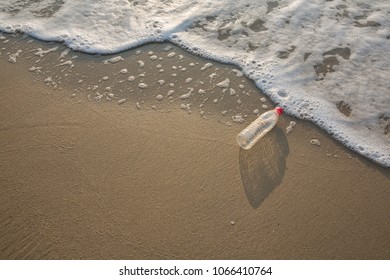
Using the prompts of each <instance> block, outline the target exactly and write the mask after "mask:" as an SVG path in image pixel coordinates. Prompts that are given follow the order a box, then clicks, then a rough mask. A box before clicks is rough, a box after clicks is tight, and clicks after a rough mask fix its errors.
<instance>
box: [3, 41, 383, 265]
mask: <svg viewBox="0 0 390 280" xmlns="http://www.w3.org/2000/svg"><path fill="white" fill-rule="evenodd" d="M9 40H10V41H9V42H7V43H4V42H0V44H1V45H3V46H4V48H3V50H2V51H1V55H0V65H1V67H0V69H1V70H0V83H1V86H0V259H389V258H390V219H389V213H390V203H389V201H390V172H389V169H385V168H382V167H380V166H378V165H376V164H373V163H372V162H370V161H368V160H366V159H364V158H362V157H361V156H358V155H357V154H355V153H353V152H351V151H349V150H347V149H346V148H344V147H343V146H342V145H340V144H339V143H338V142H336V141H334V140H333V139H332V138H330V137H329V136H328V135H326V133H324V132H322V131H320V130H319V129H318V128H316V127H315V126H314V125H312V124H310V123H308V122H304V121H301V120H297V119H293V118H291V117H289V116H286V115H283V116H282V117H281V119H280V120H279V122H278V124H277V127H276V128H275V129H273V130H272V131H271V132H270V133H269V134H267V135H266V136H265V137H264V138H263V139H262V140H261V141H259V142H258V143H257V144H256V145H255V146H254V147H253V148H252V149H251V150H243V149H240V148H239V147H238V145H237V143H236V140H235V138H236V135H237V134H238V133H239V132H240V131H241V130H242V129H243V128H245V126H246V125H248V124H249V122H250V121H251V120H253V119H254V118H255V117H256V112H255V114H254V113H253V111H254V110H256V109H259V112H260V113H262V112H264V111H265V110H266V109H264V108H262V105H267V106H268V109H270V108H272V107H273V106H274V105H273V104H272V103H270V101H269V100H266V101H261V100H260V98H263V97H264V96H263V95H261V93H259V92H258V90H257V89H256V88H255V87H254V85H253V84H252V83H251V82H250V81H247V80H246V79H245V78H244V77H237V75H236V72H232V69H233V67H231V66H226V65H221V64H218V63H216V62H212V63H213V66H212V67H210V68H209V69H205V70H201V68H202V67H203V66H204V65H205V64H206V63H208V62H209V61H205V60H202V59H200V58H197V57H193V56H191V55H189V54H186V53H185V52H184V51H181V50H180V49H178V48H177V47H174V49H173V50H168V51H167V50H166V47H167V46H170V45H166V44H161V45H147V46H144V47H142V48H140V49H139V50H141V51H142V53H141V54H137V53H136V52H137V50H131V51H129V52H126V53H122V54H120V55H121V57H122V58H123V61H119V62H117V63H111V62H107V63H106V64H104V62H103V61H104V60H106V59H109V58H112V57H116V56H115V55H114V56H109V57H102V56H91V55H84V54H80V53H73V52H70V53H69V54H67V55H66V58H64V59H63V60H62V61H61V60H59V56H60V54H61V52H62V51H64V50H65V48H64V47H63V46H59V49H58V50H55V51H53V52H51V53H48V54H45V55H44V56H42V57H40V56H39V54H38V55H37V54H36V49H37V48H38V47H41V48H43V49H44V50H47V49H50V48H52V47H55V46H57V45H56V44H46V43H41V42H36V41H34V42H31V41H30V42H26V41H27V40H28V39H21V38H19V39H18V38H16V39H15V38H10V39H9ZM164 48H165V49H164ZM18 49H22V53H21V55H20V57H17V60H16V63H12V62H9V61H8V60H9V55H10V54H14V53H16V52H17V50H18ZM150 51H153V53H154V55H156V56H157V57H162V58H163V59H161V60H158V59H156V60H153V59H150V57H151V56H152V55H151V54H148V52H150ZM173 51H174V52H175V53H176V55H175V56H174V57H172V58H171V60H170V59H169V58H168V57H167V55H168V54H169V53H171V52H173ZM23 55H24V56H23ZM74 55H77V56H78V57H77V58H75V57H74V58H73V59H70V58H71V57H72V56H74ZM179 55H183V58H182V60H181V61H182V62H183V63H182V65H183V66H182V67H181V68H184V67H185V66H184V64H185V65H187V66H186V68H187V69H186V70H183V71H181V70H180V69H179V68H178V69H176V73H178V75H177V77H173V76H171V74H172V72H173V71H174V70H175V69H173V68H172V66H175V65H178V63H177V62H178V60H173V59H175V58H177V59H179V58H178V56H179ZM38 60H40V61H38ZM37 61H38V62H37ZM67 61H71V62H69V63H68V64H65V67H66V68H64V65H63V66H57V67H56V66H55V65H56V64H60V63H64V62H67ZM138 61H143V62H144V63H145V65H144V66H143V67H140V63H138ZM191 63H193V64H194V65H192V66H190V64H191ZM71 64H73V65H75V66H74V67H71ZM158 64H161V67H157V65H158ZM33 66H34V67H42V68H40V69H38V70H37V69H35V70H34V69H33V70H30V71H29V70H28V69H31V67H33ZM217 68H218V70H216V69H217ZM64 69H65V70H64ZM123 69H126V71H124V70H123ZM161 69H164V70H165V71H160V70H161ZM172 69H173V70H172ZM213 69H214V70H213ZM63 70H64V71H63ZM121 70H123V71H122V73H121V72H120V71H121ZM61 71H62V72H61ZM207 71H208V72H207ZM125 72H126V73H125ZM214 72H215V73H216V75H215V77H214V78H215V79H216V80H215V81H210V79H212V78H213V77H211V78H210V77H209V76H210V75H211V74H212V73H214ZM142 73H144V74H145V77H142V76H141V77H139V76H138V75H140V74H142ZM238 74H239V73H238ZM131 75H136V76H137V78H136V80H134V81H129V80H128V77H129V76H131ZM105 76H107V77H108V78H107V79H103V78H104V77H105ZM238 76H239V75H238ZM49 77H52V78H51V79H48V78H49ZM121 77H123V78H121ZM227 77H228V78H229V83H230V84H229V87H228V88H235V89H236V91H237V93H236V94H232V95H231V94H230V91H229V90H228V89H227V90H226V91H225V92H223V90H224V89H225V88H226V87H224V84H222V85H220V86H218V85H217V84H218V83H220V82H223V81H224V80H225V79H226V78H227ZM141 78H142V80H141ZM188 78H191V79H192V81H189V80H187V79H188ZM172 79H174V80H172ZM45 80H46V82H45ZM99 80H100V81H99ZM130 80H131V78H130ZM159 80H164V84H163V85H160V83H162V82H158V81H159ZM121 81H122V82H121ZM199 81H202V82H203V84H202V83H200V82H199ZM197 82H199V83H198V84H196V83H197ZM141 83H144V84H146V85H147V87H145V88H142V86H141V87H139V84H141ZM170 83H172V84H173V85H169V84H170ZM95 84H96V85H98V86H99V89H97V90H93V86H94V85H95ZM239 84H243V85H244V86H245V90H246V92H247V93H249V95H248V94H245V92H244V91H239V89H240V87H239ZM88 87H90V88H89V89H88ZM107 87H109V89H107ZM191 88H193V93H191V94H189V97H188V98H186V97H185V96H184V97H182V95H185V94H187V93H188V92H189V91H191ZM199 89H204V90H205V93H202V91H201V92H199ZM169 90H174V91H175V93H174V94H172V98H171V99H169V94H168V92H169ZM96 92H98V93H96ZM110 93H112V94H111V95H110ZM207 94H210V97H208V99H207V100H206V101H204V99H205V96H206V95H207ZM238 94H241V95H239V97H237V95H238ZM158 95H162V98H161V97H158ZM99 96H100V97H99ZM181 97H182V98H181ZM215 99H217V101H216V102H214V100H215ZM171 101H172V102H171ZM202 102H203V103H204V105H200V104H202ZM241 102H242V103H241ZM224 111H227V112H224ZM237 114H241V115H240V116H242V117H243V118H244V122H243V123H242V124H239V123H237V122H239V119H237V118H235V116H236V115H237ZM245 116H246V117H245ZM291 121H295V122H296V123H297V124H296V126H294V127H293V129H292V131H291V132H290V133H288V134H286V127H288V126H289V125H290V122H291ZM315 140H317V141H315Z"/></svg>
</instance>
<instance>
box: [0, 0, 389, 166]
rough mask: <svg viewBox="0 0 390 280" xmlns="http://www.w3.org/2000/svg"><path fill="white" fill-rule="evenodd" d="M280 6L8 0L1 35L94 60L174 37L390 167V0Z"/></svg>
mask: <svg viewBox="0 0 390 280" xmlns="http://www.w3.org/2000/svg"><path fill="white" fill-rule="evenodd" d="M270 2H271V1H268V0H242V1H234V0H223V1H213V0H180V1H178V0H177V1H166V2H164V4H163V5H162V4H161V1H158V0H149V1H137V5H136V4H135V3H134V2H132V1H126V0H105V1H95V0H85V1H55V0H42V1H18V0H10V1H1V2H0V29H1V30H3V31H6V32H16V31H21V32H25V33H28V34H30V35H32V36H34V37H36V38H39V39H43V40H46V41H50V40H53V41H59V42H64V43H65V44H66V45H68V46H69V47H71V48H73V49H75V50H80V51H85V52H90V53H116V52H120V51H123V50H127V49H129V48H132V47H136V46H139V45H141V44H145V43H148V42H161V41H166V40H169V41H171V42H173V43H175V44H177V45H179V46H181V47H183V48H184V49H186V50H187V51H189V52H193V53H195V54H199V55H202V56H204V57H206V58H210V59H215V60H218V61H221V62H225V63H232V64H235V65H237V66H239V67H240V70H241V72H242V73H244V74H245V75H246V76H248V77H249V78H251V79H252V80H254V81H255V83H256V85H257V86H258V87H259V88H260V89H262V90H263V91H264V93H265V94H266V95H268V96H269V97H270V99H272V100H273V101H274V102H276V103H277V104H278V105H280V106H283V107H284V108H285V111H286V112H287V113H289V114H292V115H294V116H296V117H299V118H302V119H306V120H310V121H312V122H314V123H316V124H317V125H319V126H320V127H322V128H323V129H325V130H327V131H328V132H329V133H331V134H332V135H333V136H334V137H335V138H337V139H338V140H340V141H341V142H342V143H344V144H345V145H346V146H348V147H350V148H352V149H353V150H355V151H357V152H358V153H360V154H362V155H364V156H366V157H369V158H371V159H373V160H374V161H376V162H378V163H380V164H382V165H385V166H390V133H389V132H388V124H389V117H390V109H389V107H390V105H389V104H390V94H389V88H390V79H388V77H389V76H390V70H389V67H388V65H390V56H389V55H388V50H389V49H390V40H389V39H387V38H389V36H390V31H389V30H390V17H389V14H390V5H388V1H384V0H381V1H369V0H333V1H318V0H280V1H274V2H273V6H272V8H271V6H270ZM275 3H277V5H276V7H275V6H274V5H275ZM42 51H43V50H42ZM166 51H167V52H170V51H171V48H169V49H168V48H167V49H166ZM40 53H41V54H42V55H44V54H43V53H42V52H40ZM175 55H176V54H175V53H174V52H172V51H171V52H170V53H168V54H167V56H168V57H174V56H175ZM118 59H119V60H118V61H117V62H119V61H121V59H120V56H119V58H118ZM179 59H180V57H179ZM108 62H110V63H114V61H109V60H107V61H106V63H108ZM236 73H237V74H238V72H236ZM210 79H211V80H212V79H213V77H210ZM240 88H241V87H240ZM342 101H343V102H344V103H346V104H348V106H349V108H350V109H351V111H350V112H349V116H347V115H344V114H343V113H342V110H339V109H340V108H337V106H338V104H340V102H342ZM386 129H387V130H386ZM385 133H387V135H385ZM359 147H362V148H363V149H360V148H359Z"/></svg>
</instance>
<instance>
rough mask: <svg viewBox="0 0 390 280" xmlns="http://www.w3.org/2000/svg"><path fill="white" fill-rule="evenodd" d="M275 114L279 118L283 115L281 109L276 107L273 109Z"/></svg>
mask: <svg viewBox="0 0 390 280" xmlns="http://www.w3.org/2000/svg"><path fill="white" fill-rule="evenodd" d="M275 112H276V114H278V116H280V115H281V114H283V108H282V107H276V108H275Z"/></svg>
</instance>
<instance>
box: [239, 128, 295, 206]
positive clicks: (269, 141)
mask: <svg viewBox="0 0 390 280" xmlns="http://www.w3.org/2000/svg"><path fill="white" fill-rule="evenodd" d="M288 153H289V147H288V142H287V138H286V136H285V134H284V133H283V130H282V129H280V128H278V127H275V128H274V129H272V130H271V131H270V132H269V133H268V134H266V135H265V136H264V137H263V138H262V139H260V140H259V141H258V142H257V143H256V144H255V145H254V146H253V147H252V148H251V149H250V150H244V149H242V148H240V155H239V161H240V170H241V180H242V184H243V186H244V190H245V193H246V196H247V198H248V201H249V203H250V205H251V206H252V207H253V208H258V207H259V206H260V204H261V203H262V202H263V201H264V199H266V198H267V196H268V195H269V194H270V193H271V192H272V191H273V190H274V189H275V188H276V187H277V186H278V185H279V184H280V183H281V182H282V180H283V177H284V173H285V170H286V158H287V156H288Z"/></svg>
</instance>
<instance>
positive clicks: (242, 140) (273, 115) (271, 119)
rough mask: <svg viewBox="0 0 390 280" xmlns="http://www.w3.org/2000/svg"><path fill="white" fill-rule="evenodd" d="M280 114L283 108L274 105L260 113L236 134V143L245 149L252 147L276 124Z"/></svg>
mask: <svg viewBox="0 0 390 280" xmlns="http://www.w3.org/2000/svg"><path fill="white" fill-rule="evenodd" d="M281 114H283V108H281V107H276V108H275V109H273V110H270V111H267V112H265V113H263V114H261V115H260V116H259V117H258V118H257V119H256V120H254V121H253V122H252V123H251V124H250V125H248V126H247V127H246V128H245V129H244V130H243V131H241V132H240V133H239V134H238V135H237V142H238V145H240V147H241V148H243V149H245V150H248V149H250V148H252V146H253V145H254V144H255V143H256V142H257V141H258V140H259V139H260V138H261V137H263V136H264V135H265V134H266V133H267V132H268V131H270V130H271V129H272V128H273V127H274V126H275V125H276V123H277V122H278V119H279V116H280V115H281Z"/></svg>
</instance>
